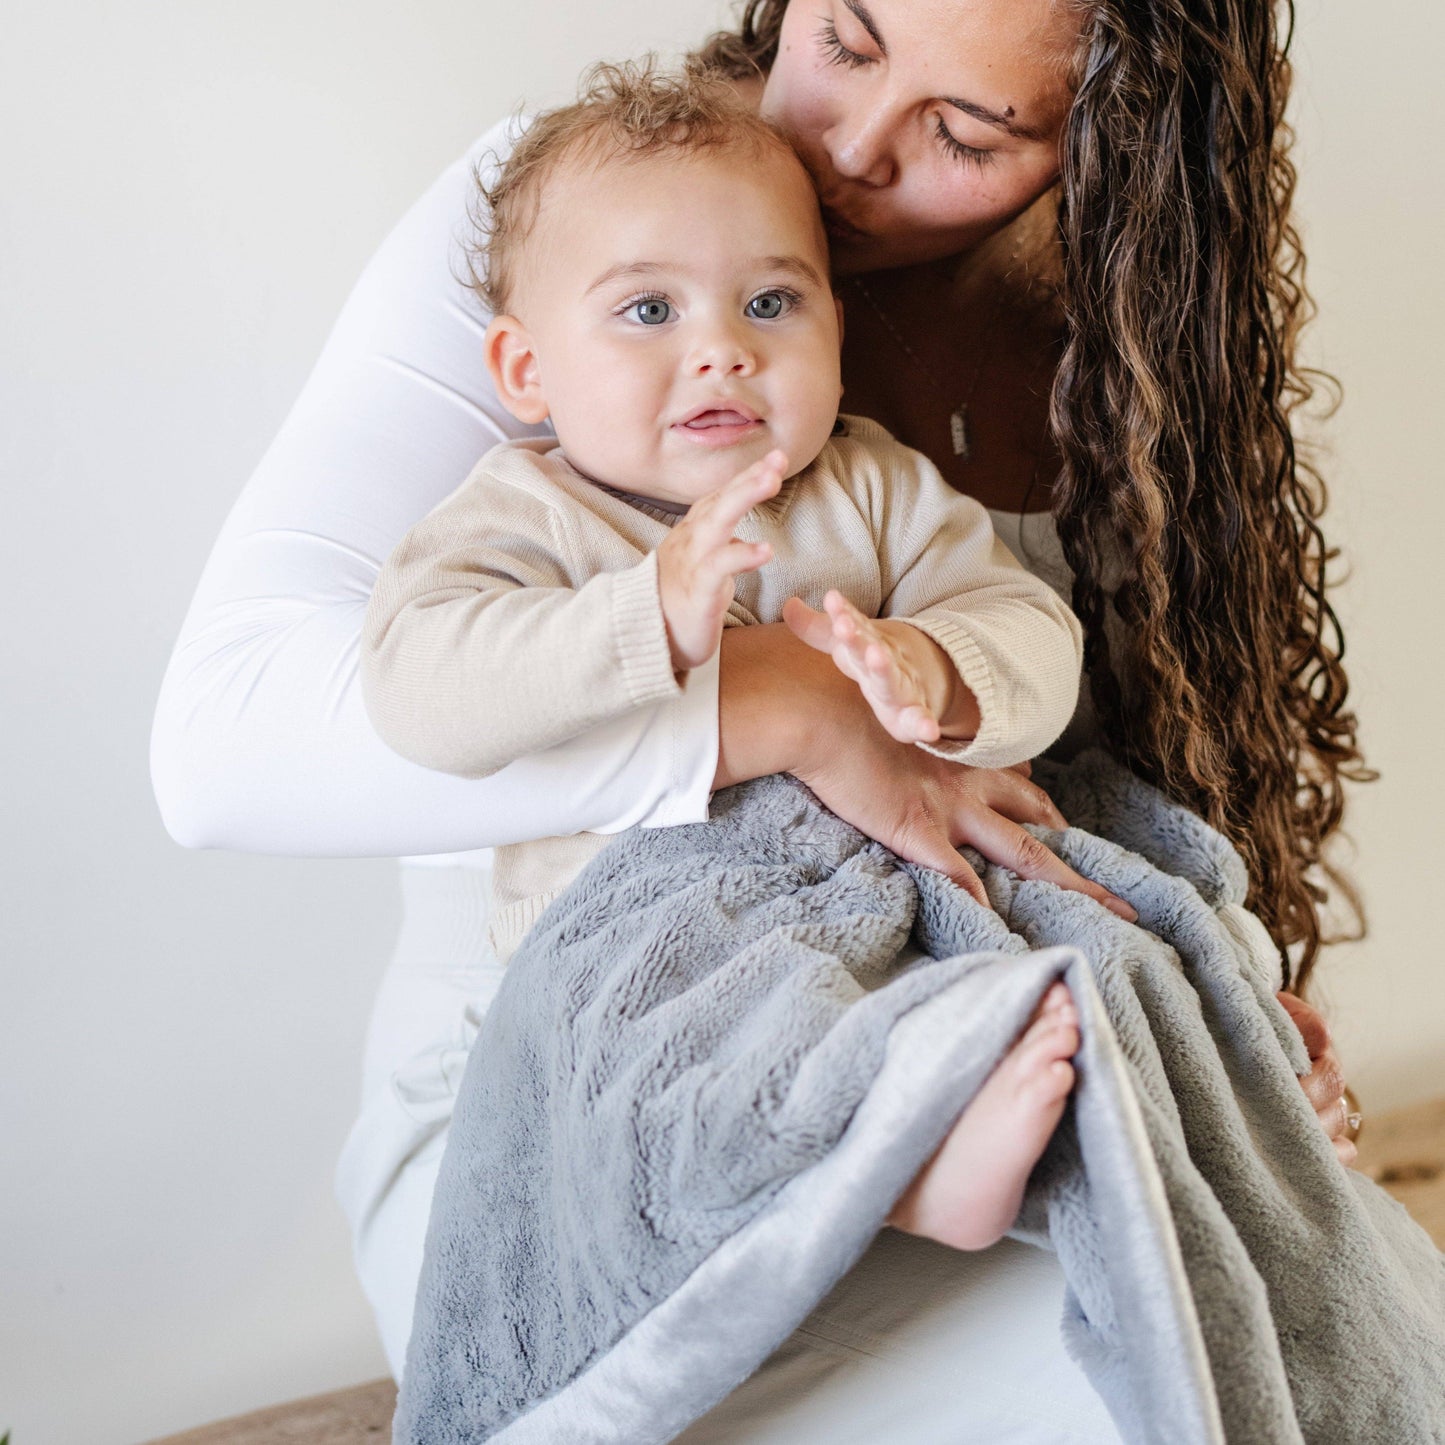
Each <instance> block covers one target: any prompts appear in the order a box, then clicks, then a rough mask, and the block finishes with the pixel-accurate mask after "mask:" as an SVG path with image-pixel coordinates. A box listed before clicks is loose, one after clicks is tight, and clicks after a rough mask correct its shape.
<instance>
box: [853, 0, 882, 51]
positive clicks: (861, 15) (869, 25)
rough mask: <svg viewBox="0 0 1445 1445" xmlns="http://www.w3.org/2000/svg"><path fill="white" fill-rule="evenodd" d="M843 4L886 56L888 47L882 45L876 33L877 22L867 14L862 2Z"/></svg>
mask: <svg viewBox="0 0 1445 1445" xmlns="http://www.w3.org/2000/svg"><path fill="white" fill-rule="evenodd" d="M843 3H844V4H845V5H846V6H847V7H848V9H849V10H851V11H852V12H853V14H854V15H855V16H856V17H857V19H858V23H859V24H860V25H861V26H862V27H863V28H864V29H865V30H866V31H867V32H868V34H869V35H871V36H872V37H873V43H874V45H876V46H877V47H878V49H879V50H880V51H881V52H882V53H883V54H884V55H885V56H886V55H887V54H888V47H887V46H886V45H885V44H884V43H883V37H882V35H880V34H879V32H878V22H877V21H876V20H875V19H874V18H873V17H872V15H870V14H869V13H868V7H867V6H866V5H865V4H864V3H863V0H843Z"/></svg>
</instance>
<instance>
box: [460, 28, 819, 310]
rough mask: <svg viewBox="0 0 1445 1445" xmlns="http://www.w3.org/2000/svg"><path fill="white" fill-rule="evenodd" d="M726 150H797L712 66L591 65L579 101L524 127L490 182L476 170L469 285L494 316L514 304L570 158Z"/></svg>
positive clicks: (653, 62) (649, 60) (641, 62)
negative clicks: (549, 199)
mask: <svg viewBox="0 0 1445 1445" xmlns="http://www.w3.org/2000/svg"><path fill="white" fill-rule="evenodd" d="M730 149H743V150H747V151H751V152H753V153H755V154H762V153H763V152H765V151H766V150H769V149H776V150H780V151H782V152H784V153H785V154H787V155H789V156H792V155H793V151H792V148H791V147H790V146H789V145H788V143H787V141H786V140H785V139H784V138H783V137H782V135H780V134H779V133H778V131H776V130H775V129H774V128H773V127H772V126H771V125H769V124H768V122H767V121H765V120H763V119H762V117H761V116H759V115H758V114H757V112H756V111H753V110H751V109H749V107H748V105H747V104H746V102H744V101H743V100H742V99H741V98H740V97H739V96H738V94H737V92H736V90H735V89H734V88H733V86H732V84H731V83H730V82H729V81H728V79H727V78H726V77H724V76H723V75H722V74H721V73H720V72H719V71H717V70H715V69H713V68H711V67H708V66H705V65H701V64H698V63H697V62H696V61H689V62H687V63H686V64H685V65H684V67H683V68H682V69H681V70H675V71H669V70H666V69H664V68H663V67H662V66H661V65H660V64H659V62H658V61H657V59H656V58H655V57H653V56H650V55H649V56H646V57H644V58H643V59H641V60H637V61H627V62H625V63H623V64H621V65H612V64H606V63H603V64H600V65H594V66H593V67H592V68H591V69H590V70H588V71H587V72H586V73H585V74H584V75H583V77H582V81H581V84H580V86H579V88H578V92H577V99H576V101H574V102H573V103H572V104H571V105H564V106H559V107H558V108H557V109H555V110H549V111H544V112H542V114H541V115H539V116H537V118H536V119H535V120H534V121H533V122H532V123H531V125H529V126H528V127H527V130H526V133H525V134H524V135H523V136H522V138H521V139H520V140H519V141H518V142H517V144H516V146H515V148H514V149H513V150H512V153H511V155H510V156H509V157H508V158H507V160H506V162H505V163H504V164H503V166H502V168H501V170H500V172H499V173H498V175H497V178H496V180H495V181H494V182H493V183H492V184H491V185H488V184H487V183H486V180H485V178H484V173H483V169H482V167H480V166H479V167H478V168H477V171H476V183H477V190H476V201H477V204H476V205H475V206H474V207H473V211H472V224H473V228H474V232H475V234H474V236H473V239H472V242H471V244H470V245H469V246H468V248H467V269H468V276H467V278H466V279H467V282H468V284H469V285H470V286H471V287H472V288H473V289H474V290H475V291H476V292H477V294H478V295H479V296H480V297H481V298H482V300H483V301H484V302H485V303H486V305H487V308H488V309H489V310H490V311H492V312H493V313H494V314H496V315H501V314H503V313H504V312H507V311H509V310H510V309H511V304H512V301H513V299H514V297H515V293H516V286H517V270H518V265H517V263H518V259H519V255H520V252H521V248H522V247H523V245H525V244H526V240H527V237H528V235H529V234H530V232H531V229H532V227H533V225H534V224H535V222H536V219H537V215H538V212H539V210H540V208H541V204H542V196H543V193H544V189H545V187H546V184H547V182H548V180H550V179H551V177H552V176H553V175H554V174H555V173H556V171H557V168H558V167H559V166H560V165H561V164H562V162H563V161H564V160H568V159H571V158H574V157H578V156H581V157H584V158H586V159H590V160H592V161H594V162H600V161H605V160H611V159H618V158H621V159H631V158H635V157H643V156H652V155H657V154H658V153H660V152H664V151H671V150H676V151H681V152H683V153H689V152H697V151H705V150H730Z"/></svg>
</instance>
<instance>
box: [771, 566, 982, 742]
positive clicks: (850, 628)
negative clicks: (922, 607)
mask: <svg viewBox="0 0 1445 1445" xmlns="http://www.w3.org/2000/svg"><path fill="white" fill-rule="evenodd" d="M823 606H824V608H826V609H827V610H826V612H818V611H815V610H814V609H813V608H811V607H809V606H808V604H807V603H806V602H804V601H803V599H802V598H801V597H790V598H789V599H788V600H787V602H785V603H784V604H783V621H784V622H786V623H787V624H788V626H789V627H790V628H791V629H792V630H793V632H795V633H796V634H797V635H798V636H799V637H800V638H802V640H803V641H804V642H806V643H807V644H808V645H809V646H810V647H816V648H817V649H818V651H819V652H826V653H828V654H830V655H831V657H832V659H833V661H834V663H835V664H837V667H838V670H839V672H841V673H842V674H843V675H844V676H845V677H851V678H852V679H853V681H854V682H856V683H857V684H858V687H859V689H860V690H861V691H862V693H863V696H864V697H865V698H867V700H868V705H869V706H870V707H871V708H872V709H873V713H874V716H875V717H877V719H878V721H879V722H880V723H882V724H883V726H884V728H885V729H887V731H888V733H889V735H890V736H892V737H895V738H897V739H898V741H899V742H901V743H936V742H937V741H938V740H939V738H940V737H941V736H942V728H941V726H940V719H941V718H943V717H944V716H945V715H946V714H947V712H948V710H949V706H950V702H951V699H952V695H953V691H954V687H955V685H956V683H957V682H958V675H957V673H956V672H955V671H954V669H953V664H952V663H951V662H950V661H949V659H948V657H947V654H945V653H944V651H943V649H942V648H940V647H939V646H938V644H937V643H935V642H934V641H933V640H932V638H930V637H928V636H927V635H926V634H924V633H922V632H920V631H919V630H918V629H917V628H916V627H910V626H909V625H908V624H907V623H906V622H895V621H893V620H891V619H888V618H884V619H881V620H875V619H874V618H871V617H865V616H864V615H863V614H862V613H861V612H860V611H859V610H858V609H857V608H856V607H854V605H853V604H852V603H851V602H849V601H848V599H847V598H846V597H844V596H843V594H842V593H841V592H836V591H830V592H829V593H828V594H827V596H826V597H824V598H823Z"/></svg>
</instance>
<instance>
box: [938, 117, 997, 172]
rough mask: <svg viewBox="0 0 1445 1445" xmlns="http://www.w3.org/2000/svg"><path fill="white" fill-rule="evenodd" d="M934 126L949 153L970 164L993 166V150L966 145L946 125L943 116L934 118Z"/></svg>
mask: <svg viewBox="0 0 1445 1445" xmlns="http://www.w3.org/2000/svg"><path fill="white" fill-rule="evenodd" d="M934 126H935V128H936V130H937V132H938V138H939V140H940V141H942V142H943V148H944V150H946V151H947V152H948V153H949V155H951V156H953V157H954V158H955V159H957V160H960V161H962V162H963V163H964V164H965V165H969V166H991V165H992V164H993V162H994V153H993V152H992V151H985V150H980V149H979V148H978V147H977V146H966V145H964V143H963V142H962V141H961V140H959V139H958V137H957V136H955V135H954V134H953V132H952V131H950V130H949V128H948V127H947V126H946V125H944V123H943V117H942V116H938V117H937V118H936V119H935V120H934Z"/></svg>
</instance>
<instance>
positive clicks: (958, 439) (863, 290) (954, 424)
mask: <svg viewBox="0 0 1445 1445" xmlns="http://www.w3.org/2000/svg"><path fill="white" fill-rule="evenodd" d="M1017 260H1018V250H1017V249H1015V251H1014V254H1013V255H1012V256H1011V257H1010V258H1009V267H1008V270H1007V271H1006V272H1005V273H1004V275H1005V276H1009V275H1011V274H1012V273H1013V267H1014V263H1015V262H1016V261H1017ZM848 279H849V280H850V281H852V283H853V284H854V286H856V287H857V288H858V292H859V294H860V295H861V296H862V297H863V299H864V300H865V301H866V302H867V303H868V305H869V306H870V307H871V308H872V310H873V314H874V315H875V316H877V318H878V319H879V321H881V322H882V323H883V327H884V329H885V330H886V331H887V332H888V334H889V335H890V336H891V337H892V338H893V340H894V342H895V343H896V344H897V346H898V349H899V350H900V351H901V352H902V353H903V354H904V356H906V357H907V358H908V359H909V361H911V362H912V363H913V365H914V366H915V367H916V368H917V369H918V372H919V374H920V375H921V376H922V377H923V379H924V381H926V382H927V383H928V385H929V388H930V389H931V390H932V392H933V394H934V395H935V396H936V397H938V399H939V400H940V401H941V402H943V404H944V405H945V406H947V405H948V403H949V399H950V398H949V396H948V393H947V392H945V391H944V389H943V388H942V387H941V386H940V385H939V384H938V378H937V377H936V376H934V374H933V372H932V371H931V370H930V369H929V367H928V366H926V365H925V364H924V362H923V359H922V358H921V357H920V356H919V355H918V353H917V352H916V351H914V349H913V348H912V347H911V346H910V345H909V344H908V342H907V340H906V339H905V338H904V336H903V333H902V332H901V331H899V329H898V328H897V327H896V326H895V325H894V324H893V320H892V318H891V317H890V316H889V315H888V313H887V312H886V311H885V310H884V309H883V307H882V306H881V305H880V304H879V302H878V299H877V297H875V296H874V295H873V293H872V292H871V291H870V290H869V289H868V287H867V285H866V284H865V283H864V281H863V278H862V276H859V275H856V274H855V275H853V276H850V277H849V278H848ZM1004 295H1005V288H1004V286H1003V283H1002V281H1000V284H999V286H998V295H997V296H996V297H995V298H994V303H993V310H992V311H991V312H990V313H989V320H988V329H987V330H986V331H985V332H984V333H983V337H982V341H983V342H987V341H991V340H992V339H993V334H994V331H995V330H996V329H997V327H998V319H999V316H1000V315H1001V314H1002V312H1003V303H1004ZM986 357H987V350H986V347H985V346H984V345H982V344H980V346H979V348H978V360H977V362H976V363H975V364H974V368H973V379H972V380H971V381H970V382H969V384H968V390H967V391H966V392H965V393H964V397H963V400H962V401H960V402H959V403H958V405H957V406H955V407H954V408H953V409H952V410H951V411H950V412H949V413H948V437H949V441H950V442H951V443H952V444H953V454H954V456H956V457H958V458H959V459H960V460H961V461H965V462H971V461H972V460H973V430H972V428H971V426H970V424H969V415H968V409H969V407H970V406H971V405H972V403H973V398H974V393H975V392H977V391H978V383H979V380H980V379H981V378H982V376H983V364H984V361H985V359H986Z"/></svg>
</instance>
